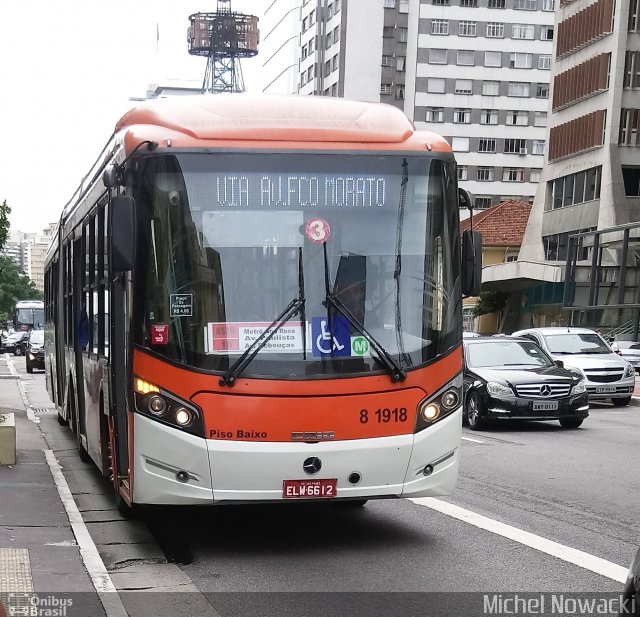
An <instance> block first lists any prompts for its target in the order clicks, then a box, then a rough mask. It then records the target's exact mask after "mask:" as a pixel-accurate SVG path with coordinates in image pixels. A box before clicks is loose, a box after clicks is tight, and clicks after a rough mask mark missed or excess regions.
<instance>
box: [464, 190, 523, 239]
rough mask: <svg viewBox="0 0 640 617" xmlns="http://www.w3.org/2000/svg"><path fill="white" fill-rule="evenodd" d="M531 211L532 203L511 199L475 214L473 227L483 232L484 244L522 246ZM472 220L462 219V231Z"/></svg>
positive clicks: (467, 227)
mask: <svg viewBox="0 0 640 617" xmlns="http://www.w3.org/2000/svg"><path fill="white" fill-rule="evenodd" d="M530 213H531V204H528V203H527V202H525V201H517V200H515V199H510V200H508V201H503V202H501V203H499V204H498V205H497V206H492V207H491V208H487V209H486V210H483V211H482V212H479V213H478V214H474V216H473V229H474V231H479V232H480V233H481V234H482V246H520V245H521V244H522V238H523V236H524V230H525V228H526V226H527V221H528V220H529V214H530ZM470 227H471V220H470V219H466V220H464V221H460V231H466V230H467V229H469V228H470Z"/></svg>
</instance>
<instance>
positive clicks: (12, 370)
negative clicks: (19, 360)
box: [4, 353, 18, 377]
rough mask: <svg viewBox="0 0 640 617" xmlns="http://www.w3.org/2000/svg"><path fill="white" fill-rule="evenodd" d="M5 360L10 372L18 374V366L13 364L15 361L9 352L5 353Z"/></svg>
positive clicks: (15, 375)
mask: <svg viewBox="0 0 640 617" xmlns="http://www.w3.org/2000/svg"><path fill="white" fill-rule="evenodd" d="M4 357H5V360H6V361H7V366H8V367H9V372H10V373H11V374H12V375H13V376H14V377H17V376H18V371H16V367H15V366H13V362H12V361H11V356H10V355H9V354H8V353H5V354H4Z"/></svg>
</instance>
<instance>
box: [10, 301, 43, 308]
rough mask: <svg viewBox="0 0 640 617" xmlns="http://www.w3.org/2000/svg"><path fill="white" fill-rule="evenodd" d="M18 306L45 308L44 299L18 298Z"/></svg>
mask: <svg viewBox="0 0 640 617" xmlns="http://www.w3.org/2000/svg"><path fill="white" fill-rule="evenodd" d="M16 308H36V309H37V308H44V302H43V301H42V300H18V302H16Z"/></svg>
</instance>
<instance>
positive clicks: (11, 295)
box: [0, 255, 43, 323]
mask: <svg viewBox="0 0 640 617" xmlns="http://www.w3.org/2000/svg"><path fill="white" fill-rule="evenodd" d="M42 299H43V297H42V294H41V293H40V292H39V291H38V290H37V289H36V287H35V285H34V284H33V281H32V280H31V279H30V278H29V277H28V276H27V275H26V274H25V273H24V272H23V271H22V270H21V269H20V268H19V267H18V266H17V265H16V263H15V262H14V261H13V259H11V258H10V257H5V256H3V255H0V323H5V322H7V321H9V320H10V319H11V318H12V317H13V309H14V307H15V304H16V302H18V300H42Z"/></svg>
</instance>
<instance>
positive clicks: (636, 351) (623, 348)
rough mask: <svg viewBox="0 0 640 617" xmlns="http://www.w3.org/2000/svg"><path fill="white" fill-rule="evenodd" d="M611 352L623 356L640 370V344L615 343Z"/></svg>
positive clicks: (632, 342)
mask: <svg viewBox="0 0 640 617" xmlns="http://www.w3.org/2000/svg"><path fill="white" fill-rule="evenodd" d="M611 350H612V351H615V352H616V353H617V354H618V355H619V356H622V357H623V358H624V359H625V360H626V361H627V362H629V364H631V365H632V366H633V368H635V369H636V372H637V369H640V343H636V342H635V341H613V343H611Z"/></svg>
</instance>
